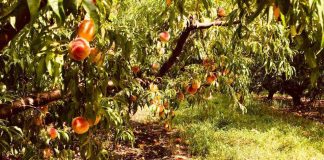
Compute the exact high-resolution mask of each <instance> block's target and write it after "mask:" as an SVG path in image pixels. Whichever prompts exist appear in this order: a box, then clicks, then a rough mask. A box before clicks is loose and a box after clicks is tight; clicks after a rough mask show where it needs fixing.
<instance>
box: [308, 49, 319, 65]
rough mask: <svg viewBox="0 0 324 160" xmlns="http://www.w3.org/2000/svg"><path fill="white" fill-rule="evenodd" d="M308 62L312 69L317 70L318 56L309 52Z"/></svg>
mask: <svg viewBox="0 0 324 160" xmlns="http://www.w3.org/2000/svg"><path fill="white" fill-rule="evenodd" d="M306 62H307V64H308V65H309V67H310V68H316V67H317V63H316V55H315V53H314V52H312V51H308V52H307V53H306Z"/></svg>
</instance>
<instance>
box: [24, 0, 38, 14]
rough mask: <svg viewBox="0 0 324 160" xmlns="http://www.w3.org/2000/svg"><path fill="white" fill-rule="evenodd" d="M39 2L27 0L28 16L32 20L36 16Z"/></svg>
mask: <svg viewBox="0 0 324 160" xmlns="http://www.w3.org/2000/svg"><path fill="white" fill-rule="evenodd" d="M40 2H41V0H27V3H28V8H29V12H30V16H31V17H32V18H34V17H35V16H36V15H37V12H38V9H39V6H40Z"/></svg>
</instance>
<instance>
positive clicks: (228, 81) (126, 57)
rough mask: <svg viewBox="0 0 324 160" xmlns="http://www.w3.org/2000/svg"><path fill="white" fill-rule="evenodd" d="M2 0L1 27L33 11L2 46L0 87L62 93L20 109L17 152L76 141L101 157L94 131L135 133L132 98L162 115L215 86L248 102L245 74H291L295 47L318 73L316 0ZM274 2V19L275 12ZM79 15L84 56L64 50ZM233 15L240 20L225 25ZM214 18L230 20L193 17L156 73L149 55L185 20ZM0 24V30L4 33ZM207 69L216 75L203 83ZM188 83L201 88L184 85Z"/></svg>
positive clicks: (155, 59) (159, 59) (206, 95)
mask: <svg viewBox="0 0 324 160" xmlns="http://www.w3.org/2000/svg"><path fill="white" fill-rule="evenodd" d="M7 2H9V1H4V2H3V3H0V4H1V6H0V7H1V8H4V10H1V11H0V17H1V18H0V28H1V27H2V26H5V25H8V24H10V25H11V26H12V27H15V26H17V24H19V23H21V22H20V21H17V19H18V16H17V15H16V14H13V13H14V11H16V10H17V11H21V10H22V9H21V8H19V7H21V6H25V7H28V11H29V13H30V16H31V20H30V22H29V23H28V24H26V26H25V27H24V28H23V29H22V30H20V31H19V34H17V35H16V36H15V38H14V39H12V40H11V41H10V43H9V44H8V46H7V47H6V48H4V49H3V50H2V51H1V52H0V82H1V83H0V85H1V96H2V97H4V98H3V99H4V100H7V98H8V97H15V96H17V97H21V96H26V95H28V94H29V93H34V92H42V91H51V90H54V89H61V90H62V91H63V95H64V96H63V98H62V100H60V101H58V102H55V103H54V104H53V106H54V107H52V106H51V108H53V109H50V114H47V113H40V112H39V111H38V110H37V108H38V107H37V106H31V108H36V109H34V110H31V111H27V112H26V113H22V114H26V115H28V116H27V117H28V118H29V119H30V120H31V121H29V123H26V124H25V123H23V124H20V125H22V126H24V129H23V131H24V133H25V132H26V133H28V134H26V135H24V137H25V138H26V139H30V140H31V141H32V144H29V143H22V144H21V145H18V147H17V150H18V151H22V150H25V152H22V154H24V155H19V156H26V157H29V156H28V155H35V156H36V157H37V156H38V157H41V156H43V157H45V156H46V155H47V154H44V153H47V151H48V153H52V152H54V153H55V156H57V157H71V156H72V157H73V154H74V153H73V152H74V151H73V149H74V147H73V144H75V143H76V142H78V143H79V144H80V146H81V148H80V151H81V153H82V155H79V156H81V157H82V158H86V159H95V158H98V157H96V156H97V155H99V156H103V157H106V156H107V150H106V149H107V147H106V148H105V146H103V145H102V144H100V138H97V137H94V136H93V133H94V132H96V131H97V129H103V128H105V129H106V130H105V131H107V132H109V134H111V135H113V136H114V138H113V139H115V140H116V141H118V139H122V140H129V141H133V140H134V137H133V134H132V132H131V131H130V130H129V128H128V127H129V126H128V121H129V119H130V118H129V116H130V113H134V112H136V110H137V109H138V108H139V107H145V106H150V108H151V110H152V112H159V113H160V115H161V119H163V120H165V121H170V120H171V119H172V113H173V110H174V109H176V108H178V107H179V106H180V105H190V106H196V105H197V104H199V105H204V104H206V103H207V101H208V100H210V99H212V95H214V94H215V93H222V94H227V95H230V98H231V106H235V107H239V108H241V110H242V111H246V108H245V107H244V103H245V102H246V101H247V100H248V97H249V88H250V87H251V86H252V87H253V86H255V85H256V84H257V83H254V82H253V81H252V78H253V77H252V75H253V74H254V73H257V71H260V72H261V74H262V75H267V74H272V75H275V76H282V75H284V76H285V78H287V79H289V78H291V77H293V76H294V75H295V74H296V73H298V71H296V70H298V69H299V68H296V66H294V65H292V63H291V62H292V61H293V59H294V57H296V56H300V55H302V56H304V57H305V61H306V62H307V64H308V68H310V70H311V72H310V73H309V74H308V76H309V77H311V78H310V79H311V82H312V84H313V86H316V81H317V80H318V79H319V77H320V76H321V75H322V74H323V73H321V72H320V70H321V68H322V67H323V61H322V60H321V59H322V58H320V57H323V44H324V43H323V42H324V36H323V35H324V29H323V26H324V22H323V13H324V11H323V7H322V6H323V4H322V3H323V2H321V1H320V0H313V1H305V0H295V1H271V0H269V1H266V2H263V1H259V0H257V1H256V0H247V1H231V2H229V1H222V2H219V1H212V0H202V1H186V0H177V1H172V2H171V4H167V3H166V1H165V0H159V1H155V0H140V1H139V0H123V1H118V0H97V1H95V0H69V1H68V0H48V1H47V2H45V1H42V0H24V1H10V2H9V3H7ZM44 4H46V5H44ZM18 6H19V7H18ZM277 6H279V10H280V18H279V17H274V16H277V15H276V14H275V15H274V13H273V12H274V7H277ZM219 7H223V8H225V9H226V12H227V16H226V17H217V8H219ZM277 10H278V8H277ZM83 19H92V20H93V21H94V28H95V33H96V34H95V39H94V40H93V41H91V42H90V46H91V47H92V48H96V49H97V50H98V51H99V52H100V54H101V56H100V57H99V61H98V62H94V60H93V58H91V57H90V58H87V59H85V60H84V61H76V60H73V59H72V58H70V57H69V55H70V54H71V53H69V52H71V51H69V48H70V45H69V43H70V42H71V41H73V39H75V38H76V37H78V27H79V26H78V23H79V22H81V21H82V20H83ZM237 20H239V21H240V24H238V25H235V24H233V22H234V21H237ZM279 20H281V21H279ZM213 21H224V22H228V23H229V25H228V26H227V27H216V26H215V27H211V28H209V29H207V28H199V26H198V27H197V29H195V30H192V31H190V34H189V37H188V39H184V41H185V45H184V48H183V49H182V50H181V51H180V52H181V54H179V55H180V56H179V57H176V58H177V60H176V64H175V65H173V66H171V68H170V70H168V73H167V74H166V75H165V76H163V77H156V75H157V72H158V70H157V69H153V68H152V66H153V64H156V65H157V66H162V65H163V64H164V63H165V62H166V61H168V59H169V58H170V56H171V55H173V54H174V52H176V51H175V48H176V47H177V42H178V41H180V40H181V39H180V37H181V35H182V34H184V32H185V31H186V28H187V27H190V25H193V24H200V23H199V22H213ZM0 31H1V34H0V38H1V36H2V35H4V37H5V34H2V30H0ZM165 31H167V32H168V33H169V34H170V35H171V38H170V40H169V41H168V42H163V41H161V40H159V33H161V32H165ZM182 40H183V39H182ZM134 68H135V69H134ZM158 69H159V68H158ZM135 70H136V72H135ZM208 75H215V76H216V77H217V80H215V81H213V82H212V83H210V84H207V83H206V77H207V76H208ZM258 81H262V80H258ZM198 84H199V85H198ZM200 84H201V85H200ZM193 85H197V86H199V87H197V88H196V91H195V92H194V93H190V92H188V89H190V87H191V88H192V87H193ZM179 93H184V94H185V95H184V96H185V100H182V99H179V98H178V95H179ZM1 102H2V101H1ZM98 115H100V116H102V120H101V123H99V126H94V127H91V129H90V130H89V131H88V132H87V133H86V134H84V135H75V134H73V132H72V131H71V130H70V129H69V127H68V126H70V125H69V124H71V121H72V118H73V117H77V116H83V117H86V119H92V120H94V119H96V117H97V116H98ZM20 116H21V115H17V117H18V118H19V117H20ZM17 117H14V118H17ZM37 118H40V119H41V123H40V125H38V126H37V125H36V126H35V124H34V123H35V122H34V120H33V119H37ZM44 118H45V120H43V119H44ZM44 122H45V123H44ZM49 124H51V125H53V126H54V127H56V128H58V130H59V133H60V134H59V135H60V136H59V140H54V141H52V140H50V139H49V137H48V136H46V132H45V128H46V127H48V125H49ZM31 126H33V127H32V128H30V127H31ZM6 143H8V141H6ZM63 144H68V145H66V146H65V145H63ZM62 146H63V147H62ZM37 148H41V149H43V150H37ZM47 149H48V150H47ZM42 151H46V152H44V153H42ZM10 154H11V153H10ZM12 154H15V153H12ZM30 158H31V157H30Z"/></svg>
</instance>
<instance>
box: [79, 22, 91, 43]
mask: <svg viewBox="0 0 324 160" xmlns="http://www.w3.org/2000/svg"><path fill="white" fill-rule="evenodd" d="M94 35H95V24H94V21H93V20H92V19H85V20H83V21H82V22H81V23H80V24H79V28H78V36H79V37H82V38H84V39H86V40H87V41H89V42H90V41H92V40H93V38H94Z"/></svg>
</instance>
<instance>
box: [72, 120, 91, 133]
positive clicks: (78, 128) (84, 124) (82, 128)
mask: <svg viewBox="0 0 324 160" xmlns="http://www.w3.org/2000/svg"><path fill="white" fill-rule="evenodd" d="M89 127H90V124H89V122H88V121H87V119H85V118H84V117H81V116H80V117H75V118H74V119H73V120H72V129H73V130H74V132H75V133H77V134H83V133H86V132H87V131H88V130H89Z"/></svg>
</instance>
